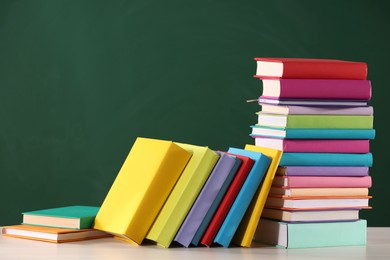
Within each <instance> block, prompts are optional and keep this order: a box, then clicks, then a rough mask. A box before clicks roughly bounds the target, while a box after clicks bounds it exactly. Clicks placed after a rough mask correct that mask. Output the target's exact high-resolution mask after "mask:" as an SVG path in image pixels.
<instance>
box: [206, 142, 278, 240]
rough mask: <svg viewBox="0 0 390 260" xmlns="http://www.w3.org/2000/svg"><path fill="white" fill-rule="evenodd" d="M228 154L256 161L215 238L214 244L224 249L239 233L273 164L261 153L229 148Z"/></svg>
mask: <svg viewBox="0 0 390 260" xmlns="http://www.w3.org/2000/svg"><path fill="white" fill-rule="evenodd" d="M228 153H231V154H237V155H243V156H247V157H249V158H251V159H252V160H254V161H255V163H254V164H253V167H252V169H251V171H250V172H249V174H248V176H247V178H246V180H245V182H244V184H243V185H242V187H241V190H240V192H239V193H238V194H237V197H236V199H235V200H234V202H233V205H232V207H231V208H230V210H229V212H228V214H227V215H226V218H225V220H224V221H223V223H222V226H221V227H220V229H219V231H218V233H217V235H216V236H215V238H214V243H218V244H220V245H222V246H223V247H228V246H229V245H230V242H231V241H232V239H233V236H234V234H235V233H236V231H237V228H238V226H239V225H240V222H241V220H242V218H243V217H244V214H245V212H246V210H247V209H248V207H249V204H250V202H251V200H252V198H253V196H254V194H255V193H256V190H257V189H258V187H259V185H260V183H261V181H262V180H263V177H264V175H265V172H266V171H267V169H268V166H269V164H270V162H271V159H270V158H269V157H267V156H265V155H264V154H262V153H259V152H253V151H248V150H243V149H238V148H229V150H228Z"/></svg>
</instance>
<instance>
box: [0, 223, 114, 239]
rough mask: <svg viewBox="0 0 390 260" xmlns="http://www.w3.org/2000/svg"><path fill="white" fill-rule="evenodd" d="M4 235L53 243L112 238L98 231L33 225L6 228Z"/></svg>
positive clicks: (3, 230) (4, 228)
mask: <svg viewBox="0 0 390 260" xmlns="http://www.w3.org/2000/svg"><path fill="white" fill-rule="evenodd" d="M2 235H3V236H6V237H16V238H24V239H31V240H38V241H43V242H51V243H65V242H75V241H82V240H87V239H96V238H105V237H111V236H112V235H111V234H108V233H106V232H104V231H100V230H96V229H91V228H87V229H67V228H54V227H45V226H32V225H13V226H5V227H3V229H2Z"/></svg>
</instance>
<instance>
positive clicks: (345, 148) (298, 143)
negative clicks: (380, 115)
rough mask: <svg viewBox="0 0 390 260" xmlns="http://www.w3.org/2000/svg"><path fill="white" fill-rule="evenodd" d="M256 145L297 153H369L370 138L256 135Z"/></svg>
mask: <svg viewBox="0 0 390 260" xmlns="http://www.w3.org/2000/svg"><path fill="white" fill-rule="evenodd" d="M255 145H256V146H262V147H268V148H273V149H277V150H281V151H284V152H292V153H294V152H296V153H305V152H307V153H369V152H370V141H369V140H368V139H363V140H361V139H283V138H268V137H255Z"/></svg>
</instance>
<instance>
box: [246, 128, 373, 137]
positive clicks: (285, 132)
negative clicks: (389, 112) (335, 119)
mask: <svg viewBox="0 0 390 260" xmlns="http://www.w3.org/2000/svg"><path fill="white" fill-rule="evenodd" d="M251 128H252V133H251V134H250V136H252V137H256V136H259V137H260V136H264V137H274V138H288V139H370V140H373V139H374V138H375V129H305V128H302V129H291V128H273V127H260V126H251Z"/></svg>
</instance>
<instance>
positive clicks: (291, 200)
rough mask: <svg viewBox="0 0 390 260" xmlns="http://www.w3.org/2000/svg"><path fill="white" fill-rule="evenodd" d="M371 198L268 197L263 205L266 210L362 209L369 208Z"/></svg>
mask: <svg viewBox="0 0 390 260" xmlns="http://www.w3.org/2000/svg"><path fill="white" fill-rule="evenodd" d="M370 198H371V196H356V197H349V196H345V197H341V196H340V197H336V196H330V197H328V196H324V197H313V196H308V197H273V196H268V198H267V201H266V203H265V207H266V208H276V209H282V210H309V209H311V210H316V209H318V210H319V209H348V208H353V209H363V208H366V209H368V208H371V207H370V206H369V205H368V202H369V199H370Z"/></svg>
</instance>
